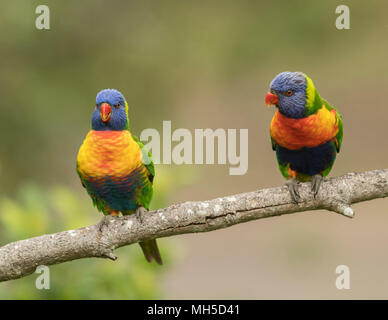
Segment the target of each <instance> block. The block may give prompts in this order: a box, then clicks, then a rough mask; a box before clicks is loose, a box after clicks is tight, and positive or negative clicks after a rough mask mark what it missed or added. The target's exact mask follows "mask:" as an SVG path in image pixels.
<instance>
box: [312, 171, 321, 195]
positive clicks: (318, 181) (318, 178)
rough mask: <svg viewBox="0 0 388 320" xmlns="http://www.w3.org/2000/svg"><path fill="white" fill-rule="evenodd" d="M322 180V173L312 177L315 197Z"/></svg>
mask: <svg viewBox="0 0 388 320" xmlns="http://www.w3.org/2000/svg"><path fill="white" fill-rule="evenodd" d="M322 181H323V177H322V176H321V175H320V174H315V175H313V176H312V178H311V192H312V193H313V194H314V198H316V196H317V194H318V191H319V188H320V187H321V183H322Z"/></svg>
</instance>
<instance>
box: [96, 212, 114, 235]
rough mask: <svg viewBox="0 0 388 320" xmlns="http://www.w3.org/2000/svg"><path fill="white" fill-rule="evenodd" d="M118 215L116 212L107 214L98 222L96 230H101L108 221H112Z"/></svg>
mask: <svg viewBox="0 0 388 320" xmlns="http://www.w3.org/2000/svg"><path fill="white" fill-rule="evenodd" d="M117 217H118V214H107V215H106V216H104V217H103V218H102V219H101V221H100V222H99V223H98V230H99V231H100V232H102V229H104V228H106V227H107V226H108V225H109V223H111V222H113V221H114V220H115V219H116V218H117Z"/></svg>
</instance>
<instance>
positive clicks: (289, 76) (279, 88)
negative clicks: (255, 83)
mask: <svg viewBox="0 0 388 320" xmlns="http://www.w3.org/2000/svg"><path fill="white" fill-rule="evenodd" d="M306 88H307V80H306V77H305V75H304V74H303V73H301V72H289V71H286V72H282V73H279V74H278V75H277V76H276V77H275V78H274V79H273V80H272V82H271V84H270V92H268V93H267V96H266V97H265V103H266V104H267V105H270V104H274V105H276V107H277V108H278V109H279V112H280V113H281V114H283V115H285V116H286V117H288V118H294V119H299V118H303V117H305V116H306V111H307V108H306V99H307V94H306Z"/></svg>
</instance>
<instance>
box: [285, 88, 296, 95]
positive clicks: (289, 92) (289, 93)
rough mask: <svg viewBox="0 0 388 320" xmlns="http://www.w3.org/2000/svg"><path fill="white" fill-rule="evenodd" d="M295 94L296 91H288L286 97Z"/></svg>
mask: <svg viewBox="0 0 388 320" xmlns="http://www.w3.org/2000/svg"><path fill="white" fill-rule="evenodd" d="M293 94H294V90H291V89H288V90H287V91H286V96H288V97H289V96H292V95H293Z"/></svg>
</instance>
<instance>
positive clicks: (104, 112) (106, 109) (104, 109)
mask: <svg viewBox="0 0 388 320" xmlns="http://www.w3.org/2000/svg"><path fill="white" fill-rule="evenodd" d="M111 114H112V107H111V106H110V105H109V104H107V103H103V104H102V105H101V106H100V117H101V120H102V121H104V122H107V121H109V119H110V116H111Z"/></svg>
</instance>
